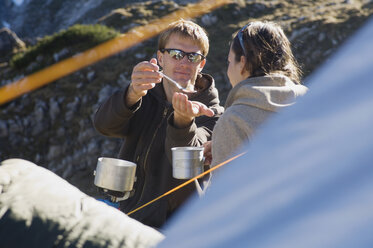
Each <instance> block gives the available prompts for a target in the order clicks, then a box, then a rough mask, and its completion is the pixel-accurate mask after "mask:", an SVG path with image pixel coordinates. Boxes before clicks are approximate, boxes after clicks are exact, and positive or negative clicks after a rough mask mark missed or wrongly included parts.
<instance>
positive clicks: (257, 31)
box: [232, 21, 301, 83]
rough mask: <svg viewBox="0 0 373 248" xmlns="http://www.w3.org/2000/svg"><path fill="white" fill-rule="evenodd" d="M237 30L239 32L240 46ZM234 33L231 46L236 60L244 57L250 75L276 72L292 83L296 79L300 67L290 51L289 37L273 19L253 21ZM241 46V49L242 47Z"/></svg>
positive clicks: (297, 80) (255, 75)
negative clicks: (271, 20) (269, 20)
mask: <svg viewBox="0 0 373 248" xmlns="http://www.w3.org/2000/svg"><path fill="white" fill-rule="evenodd" d="M238 32H242V33H241V35H242V43H243V46H244V48H242V47H241V44H240V40H239V38H238ZM238 32H237V33H235V34H234V38H233V41H232V49H233V51H234V53H235V54H236V58H235V60H236V61H240V58H241V56H245V57H246V61H247V63H246V68H247V69H248V70H249V72H250V75H251V77H257V76H264V75H270V74H273V73H280V74H283V75H285V76H288V77H289V78H290V79H291V80H292V81H293V82H294V83H300V73H301V72H300V69H299V66H298V63H297V61H296V60H295V58H294V56H293V53H292V51H291V45H290V41H289V40H288V38H287V37H286V35H285V33H284V31H283V30H282V28H281V27H280V26H279V25H278V24H276V23H274V22H267V21H264V22H261V21H255V22H250V23H248V25H247V27H246V28H245V29H244V30H242V29H241V30H240V31H238ZM243 49H245V51H243Z"/></svg>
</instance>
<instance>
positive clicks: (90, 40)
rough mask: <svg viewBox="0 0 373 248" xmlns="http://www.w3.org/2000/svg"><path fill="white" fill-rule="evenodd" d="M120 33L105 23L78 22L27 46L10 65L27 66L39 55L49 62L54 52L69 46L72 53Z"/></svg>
mask: <svg viewBox="0 0 373 248" xmlns="http://www.w3.org/2000/svg"><path fill="white" fill-rule="evenodd" d="M119 34H120V33H119V32H117V31H116V30H115V29H113V28H109V27H107V26H104V25H99V24H96V25H80V24H77V25H74V26H71V27H70V28H68V29H67V30H62V31H60V32H59V33H55V34H53V35H51V36H45V37H44V38H42V39H41V40H40V41H38V43H37V44H36V45H35V46H32V47H29V48H27V49H26V50H25V51H24V52H21V53H17V54H16V55H14V56H13V57H12V59H11V60H10V65H11V66H12V67H13V68H16V69H22V68H25V67H26V66H27V65H29V64H30V63H31V62H33V61H35V60H36V58H37V57H38V56H39V55H43V57H47V58H49V59H46V60H45V61H44V63H48V62H47V61H50V59H51V58H52V56H53V54H54V53H56V52H59V51H61V50H62V49H64V48H68V49H69V53H71V54H70V55H72V54H75V53H77V52H82V51H84V50H87V49H89V48H92V47H94V46H96V45H98V44H100V43H102V42H104V41H107V40H110V39H112V38H114V37H116V36H118V35H119ZM42 67H44V66H42ZM38 69H40V68H38Z"/></svg>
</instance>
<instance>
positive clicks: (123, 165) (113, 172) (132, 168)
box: [94, 157, 136, 192]
mask: <svg viewBox="0 0 373 248" xmlns="http://www.w3.org/2000/svg"><path fill="white" fill-rule="evenodd" d="M135 175H136V164H135V163H132V162H130V161H126V160H122V159H116V158H105V157H101V158H99V159H98V162H97V167H96V172H95V180H94V184H95V185H96V186H97V187H100V188H103V189H108V190H113V191H119V192H128V191H131V190H132V188H133V184H134V182H135Z"/></svg>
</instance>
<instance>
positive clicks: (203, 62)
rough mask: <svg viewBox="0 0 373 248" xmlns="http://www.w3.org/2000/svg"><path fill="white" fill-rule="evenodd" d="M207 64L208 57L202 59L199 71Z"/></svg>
mask: <svg viewBox="0 0 373 248" xmlns="http://www.w3.org/2000/svg"><path fill="white" fill-rule="evenodd" d="M205 65H206V59H204V60H202V61H201V63H200V64H199V69H198V72H199V73H201V71H202V69H203V67H205Z"/></svg>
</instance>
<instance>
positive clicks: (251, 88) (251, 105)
mask: <svg viewBox="0 0 373 248" xmlns="http://www.w3.org/2000/svg"><path fill="white" fill-rule="evenodd" d="M306 92H307V87H305V86H303V85H299V84H295V83H293V82H292V81H291V80H290V79H289V78H288V77H286V76H283V75H280V74H275V75H271V76H262V77H254V78H248V79H246V80H244V81H242V82H240V83H239V84H237V85H236V86H235V87H233V89H232V90H231V92H230V93H229V95H228V97H227V100H226V103H225V109H226V110H225V112H224V114H223V115H222V116H221V117H220V118H219V120H218V122H217V123H216V125H215V127H214V130H213V134H212V163H211V165H212V166H216V165H218V164H220V163H221V162H224V161H225V160H227V159H229V158H231V157H233V156H234V155H237V154H238V152H239V148H240V147H241V145H243V144H244V143H246V142H247V141H248V140H250V139H251V138H252V136H253V134H254V132H255V131H256V129H257V128H258V127H259V126H260V125H261V124H262V123H263V122H264V121H265V120H266V119H267V118H268V117H269V116H270V115H271V114H272V113H274V112H277V111H279V110H280V109H283V108H285V107H288V106H290V105H292V104H294V103H295V100H296V98H297V97H298V96H302V95H304V94H305V93H306Z"/></svg>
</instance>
